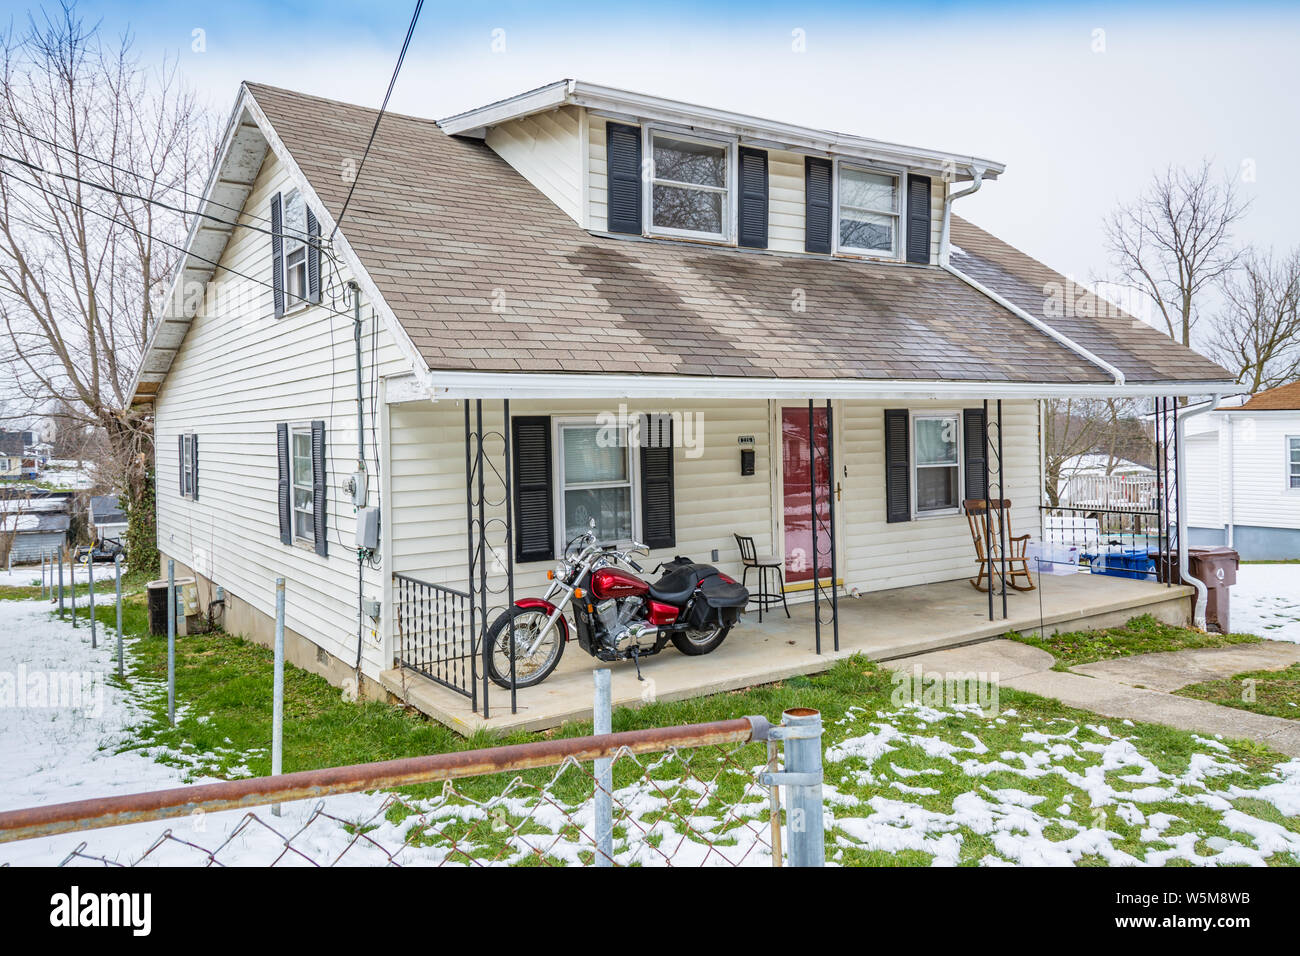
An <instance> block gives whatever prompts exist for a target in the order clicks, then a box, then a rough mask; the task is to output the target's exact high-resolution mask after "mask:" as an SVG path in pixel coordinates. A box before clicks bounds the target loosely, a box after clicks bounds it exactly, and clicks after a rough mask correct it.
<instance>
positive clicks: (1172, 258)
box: [1105, 161, 1248, 346]
mask: <svg viewBox="0 0 1300 956" xmlns="http://www.w3.org/2000/svg"><path fill="white" fill-rule="evenodd" d="M1247 205H1248V204H1247V203H1245V202H1243V201H1242V200H1241V199H1240V198H1239V197H1238V195H1237V190H1236V186H1235V184H1234V183H1233V181H1232V180H1231V179H1230V178H1228V177H1224V178H1222V179H1220V178H1218V177H1217V176H1216V175H1215V174H1214V172H1213V170H1212V169H1211V166H1210V163H1209V162H1208V161H1206V162H1203V163H1202V164H1201V167H1200V169H1197V170H1188V169H1177V168H1174V167H1172V166H1171V167H1169V168H1168V169H1166V170H1165V171H1164V172H1163V173H1160V174H1157V175H1156V176H1155V177H1154V179H1153V180H1152V182H1151V184H1150V186H1148V188H1147V190H1146V192H1144V193H1143V194H1142V195H1141V196H1140V197H1138V199H1137V200H1135V201H1134V202H1132V203H1129V204H1126V205H1122V206H1120V207H1119V208H1118V209H1116V210H1115V212H1114V213H1112V214H1111V216H1110V218H1109V219H1108V220H1107V221H1106V225H1105V230H1106V242H1107V245H1108V246H1109V247H1110V252H1111V255H1112V257H1113V258H1114V260H1115V265H1116V266H1117V267H1118V268H1119V270H1120V274H1121V276H1122V277H1123V281H1124V282H1125V283H1127V284H1128V285H1129V286H1131V287H1132V288H1133V289H1135V290H1136V291H1137V292H1139V293H1140V294H1141V295H1142V296H1143V297H1144V298H1145V299H1148V300H1150V302H1151V304H1152V306H1154V308H1155V310H1156V312H1157V313H1158V314H1159V315H1160V317H1161V318H1162V319H1163V320H1164V324H1165V328H1166V329H1167V330H1168V332H1169V336H1170V338H1172V339H1174V340H1176V341H1179V342H1182V344H1183V345H1188V346H1190V345H1191V344H1192V329H1193V328H1194V327H1195V325H1196V321H1197V319H1198V318H1199V313H1198V306H1199V300H1198V296H1200V294H1201V293H1203V292H1204V291H1205V290H1207V289H1208V288H1211V287H1212V286H1214V285H1215V284H1216V283H1218V282H1219V281H1220V280H1221V279H1222V278H1223V277H1224V276H1225V275H1226V274H1227V273H1228V272H1229V271H1230V270H1231V269H1232V268H1233V265H1234V264H1235V263H1236V261H1237V256H1238V253H1237V252H1236V251H1234V250H1233V247H1232V227H1233V226H1234V225H1235V224H1236V222H1237V221H1238V220H1239V219H1240V218H1241V217H1242V215H1243V214H1244V213H1245V211H1246V208H1247Z"/></svg>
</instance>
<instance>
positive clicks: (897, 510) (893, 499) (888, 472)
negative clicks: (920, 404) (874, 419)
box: [885, 408, 912, 522]
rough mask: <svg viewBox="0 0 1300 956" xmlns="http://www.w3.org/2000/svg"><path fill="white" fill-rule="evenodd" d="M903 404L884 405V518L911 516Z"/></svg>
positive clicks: (909, 461)
mask: <svg viewBox="0 0 1300 956" xmlns="http://www.w3.org/2000/svg"><path fill="white" fill-rule="evenodd" d="M908 425H909V423H908V415H907V409H906V408H887V409H885V520H886V521H889V522H894V521H911V520H912V475H911V467H912V466H911V454H910V450H909V448H908V446H909V444H910V442H909V438H908V431H909V427H908Z"/></svg>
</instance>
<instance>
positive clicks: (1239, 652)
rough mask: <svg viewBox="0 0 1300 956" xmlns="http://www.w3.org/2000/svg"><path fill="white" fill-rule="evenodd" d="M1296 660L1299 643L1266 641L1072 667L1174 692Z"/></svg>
mask: <svg viewBox="0 0 1300 956" xmlns="http://www.w3.org/2000/svg"><path fill="white" fill-rule="evenodd" d="M1297 661H1300V644H1291V643H1289V642H1286V641H1264V642H1263V643H1262V644H1231V645H1229V646H1228V647H1201V648H1196V649H1193V650H1187V651H1165V652H1164V653H1161V654H1137V655H1135V656H1133V657H1119V658H1116V659H1115V660H1110V661H1097V662H1096V663H1095V664H1079V665H1076V666H1075V667H1072V668H1070V670H1072V671H1074V673H1076V674H1087V675H1088V676H1089V677H1100V678H1102V679H1103V680H1108V681H1113V682H1115V683H1117V684H1128V685H1129V686H1130V687H1145V688H1147V689H1148V690H1163V691H1175V690H1178V688H1180V687H1186V686H1187V685H1188V684H1200V683H1204V682H1205V681H1210V680H1224V679H1226V678H1229V677H1232V676H1233V675H1234V674H1244V673H1246V672H1247V671H1280V670H1282V669H1283V668H1286V667H1290V666H1291V665H1292V664H1294V663H1296V662H1297Z"/></svg>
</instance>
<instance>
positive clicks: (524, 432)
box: [510, 415, 555, 562]
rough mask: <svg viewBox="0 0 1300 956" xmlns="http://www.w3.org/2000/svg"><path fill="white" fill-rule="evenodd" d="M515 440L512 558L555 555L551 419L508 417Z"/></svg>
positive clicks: (528, 559)
mask: <svg viewBox="0 0 1300 956" xmlns="http://www.w3.org/2000/svg"><path fill="white" fill-rule="evenodd" d="M510 431H511V438H512V441H513V442H514V468H515V473H514V484H515V527H516V528H517V531H516V533H515V560H516V561H521V562H522V561H550V560H552V559H553V558H554V557H555V520H554V516H555V512H554V504H553V497H552V493H551V419H550V416H549V415H520V416H518V417H515V418H512V419H511V420H510Z"/></svg>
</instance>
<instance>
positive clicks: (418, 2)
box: [330, 0, 424, 242]
mask: <svg viewBox="0 0 1300 956" xmlns="http://www.w3.org/2000/svg"><path fill="white" fill-rule="evenodd" d="M423 7H424V0H415V13H413V14H412V15H411V25H410V26H408V27H407V28H406V39H405V40H403V41H402V52H401V53H399V54H397V65H396V66H394V67H393V75H392V78H391V79H389V81H388V92H386V93H385V94H384V101H383V102H382V103H380V104H379V113H378V115H377V116H375V125H374V127H373V128H372V129H371V130H370V139H368V140H367V141H366V148H365V151H364V152H363V153H362V154H361V162H360V163H358V164H357V172H356V175H355V176H353V177H352V183H351V184H350V185H349V186H348V194H347V198H345V199H344V200H343V208H342V209H340V210H339V214H338V216H337V217H336V218H335V220H334V229H333V230H332V231H331V232H330V241H331V242H332V241H333V240H334V235H335V233H337V232H338V231H339V226H341V225H343V217H344V215H346V214H347V211H348V203H350V202H352V193H353V191H354V190H355V189H356V188H357V182H358V180H360V179H361V170H362V168H363V167H364V166H365V165H366V157H367V156H369V155H370V147H371V146H372V145H373V144H374V142H375V134H376V133H378V132H379V122H380V120H382V119H383V118H384V110H386V109H388V98H389V97H390V96H392V95H393V87H394V86H395V85H397V74H399V73H401V72H402V61H403V60H405V59H406V48H407V47H409V46H410V45H411V35H412V34H413V33H415V24H416V22H417V21H418V20H419V19H420V10H421V9H422V8H423Z"/></svg>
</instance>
